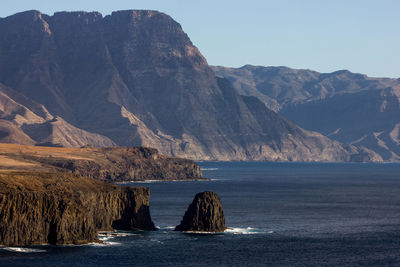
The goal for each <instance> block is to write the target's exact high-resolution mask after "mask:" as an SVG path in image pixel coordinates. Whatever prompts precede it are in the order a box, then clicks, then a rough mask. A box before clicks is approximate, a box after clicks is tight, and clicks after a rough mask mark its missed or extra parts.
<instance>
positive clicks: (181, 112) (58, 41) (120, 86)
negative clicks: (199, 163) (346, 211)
mask: <svg viewBox="0 0 400 267" xmlns="http://www.w3.org/2000/svg"><path fill="white" fill-rule="evenodd" d="M0 83H1V84H3V85H4V86H1V85H0V93H1V92H3V96H1V95H0V102H1V101H3V102H4V103H9V104H7V105H1V103H0V119H3V120H6V121H11V122H12V123H13V126H15V127H16V128H18V129H19V131H17V130H18V129H16V128H15V127H11V126H10V125H6V124H5V123H3V124H4V125H3V128H5V130H4V131H3V133H0V141H2V140H4V142H16V139H18V140H19V141H17V142H19V143H24V144H30V143H35V144H53V145H61V146H72V147H75V146H81V145H84V144H91V145H93V146H110V145H113V144H115V145H119V146H145V147H153V148H156V149H158V150H159V151H160V153H162V154H167V155H171V156H178V157H185V158H190V159H194V160H223V161H230V160H252V161H262V160H268V161H352V160H353V159H357V160H360V159H361V160H363V161H380V160H381V158H379V157H377V156H376V155H374V153H371V151H367V150H364V149H363V148H356V147H353V146H344V145H343V144H341V143H339V142H333V141H332V140H330V139H329V138H327V137H324V136H322V135H321V134H317V133H314V132H310V131H306V130H304V129H301V128H299V127H297V126H296V125H295V124H294V123H292V122H290V121H287V120H285V119H284V118H282V117H281V116H280V115H278V114H276V113H275V112H273V111H271V110H269V109H268V108H267V107H266V106H265V105H264V104H263V103H262V102H261V101H260V100H258V99H257V98H255V97H250V96H241V95H239V94H238V93H237V92H236V91H235V89H234V88H233V87H232V85H231V83H230V82H229V81H228V80H226V79H221V78H217V77H216V76H215V74H214V72H213V71H212V69H211V68H210V67H209V65H208V64H207V61H206V59H205V58H204V57H203V55H202V54H201V53H200V51H199V50H198V49H197V48H196V47H195V46H194V45H193V43H192V42H191V41H190V39H189V37H188V36H187V35H186V33H185V32H184V31H183V30H182V27H181V25H179V23H177V22H176V21H174V20H173V19H172V18H171V17H169V16H167V15H166V14H163V13H160V12H157V11H149V10H125V11H117V12H113V13H112V14H111V15H108V16H105V17H103V16H102V15H101V14H100V13H97V12H90V13H87V12H57V13H55V14H54V15H53V16H48V15H45V14H42V13H40V12H39V11H34V10H32V11H27V12H23V13H19V14H15V15H13V16H9V17H7V18H3V19H0ZM2 99H3V100H2ZM28 100H29V101H28ZM34 103H36V104H34ZM2 106H4V107H5V108H4V110H1V109H2V108H1V107H2ZM1 124H2V121H0V127H1Z"/></svg>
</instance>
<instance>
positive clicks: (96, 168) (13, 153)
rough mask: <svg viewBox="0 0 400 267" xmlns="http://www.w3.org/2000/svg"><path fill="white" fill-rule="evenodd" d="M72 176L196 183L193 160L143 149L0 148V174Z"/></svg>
mask: <svg viewBox="0 0 400 267" xmlns="http://www.w3.org/2000/svg"><path fill="white" fill-rule="evenodd" d="M1 170H7V171H21V170H23V171H31V172H37V171H42V172H72V173H74V174H76V175H82V176H85V177H92V178H96V179H100V180H107V181H133V180H136V181H140V180H199V179H203V178H202V172H201V170H200V167H199V165H197V164H196V163H195V162H193V161H192V160H188V159H181V158H174V157H170V156H165V155H160V154H159V153H158V151H157V150H156V149H151V148H145V147H133V148H128V147H111V148H93V147H83V148H58V147H37V146H22V145H12V144H0V171H1Z"/></svg>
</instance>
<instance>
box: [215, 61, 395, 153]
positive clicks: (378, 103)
mask: <svg viewBox="0 0 400 267" xmlns="http://www.w3.org/2000/svg"><path fill="white" fill-rule="evenodd" d="M213 70H214V71H215V72H216V74H217V75H218V76H221V77H225V78H227V79H229V80H230V81H231V82H232V83H233V84H234V85H235V88H236V90H237V91H238V92H239V93H240V94H243V95H253V96H256V97H258V98H259V99H260V100H262V101H263V102H264V103H265V104H266V105H267V106H270V107H271V108H274V109H275V110H277V111H279V113H280V114H282V115H283V116H285V117H287V118H289V119H291V120H293V121H294V122H295V123H297V124H299V125H300V126H302V127H304V128H305V129H309V130H313V131H317V132H320V133H322V134H324V135H327V136H328V137H330V138H332V139H335V140H338V141H340V142H345V143H349V144H354V145H357V146H363V147H366V148H368V149H370V150H373V151H374V152H376V153H377V154H379V155H380V156H381V157H382V159H383V160H385V161H399V160H400V139H399V130H398V129H399V127H400V119H399V118H400V98H399V96H400V80H399V79H397V80H396V79H389V78H370V77H368V76H366V75H362V74H356V73H351V72H349V71H337V72H333V73H318V72H315V71H310V70H296V69H290V68H286V67H259V66H250V65H246V66H243V67H241V68H238V69H233V68H224V67H213Z"/></svg>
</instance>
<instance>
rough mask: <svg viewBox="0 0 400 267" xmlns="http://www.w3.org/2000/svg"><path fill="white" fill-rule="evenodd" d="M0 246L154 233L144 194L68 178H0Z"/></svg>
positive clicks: (147, 193) (48, 175) (49, 175)
mask: <svg viewBox="0 0 400 267" xmlns="http://www.w3.org/2000/svg"><path fill="white" fill-rule="evenodd" d="M0 185H1V186H0V245H4V246H25V245H35V244H85V243H90V242H98V232H99V231H107V230H132V231H136V230H156V228H155V226H154V223H153V222H152V220H151V216H150V209H149V198H150V191H149V189H148V188H144V187H120V186H116V185H113V184H110V183H107V182H102V181H98V180H95V179H91V178H83V177H80V176H77V175H73V174H68V173H34V174H33V173H29V172H11V173H4V172H2V173H0Z"/></svg>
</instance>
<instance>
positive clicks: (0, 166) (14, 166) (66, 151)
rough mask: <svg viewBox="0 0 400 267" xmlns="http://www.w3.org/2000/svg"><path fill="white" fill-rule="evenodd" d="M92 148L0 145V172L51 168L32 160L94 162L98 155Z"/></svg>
mask: <svg viewBox="0 0 400 267" xmlns="http://www.w3.org/2000/svg"><path fill="white" fill-rule="evenodd" d="M90 150H95V149H94V148H64V147H41V146H24V145H18V144H2V143H0V171H1V170H7V171H9V170H31V171H49V170H52V168H49V166H46V165H43V164H42V163H40V162H38V161H36V160H33V158H49V157H52V158H59V159H71V160H94V158H95V157H98V156H99V155H97V154H98V153H93V151H90Z"/></svg>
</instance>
